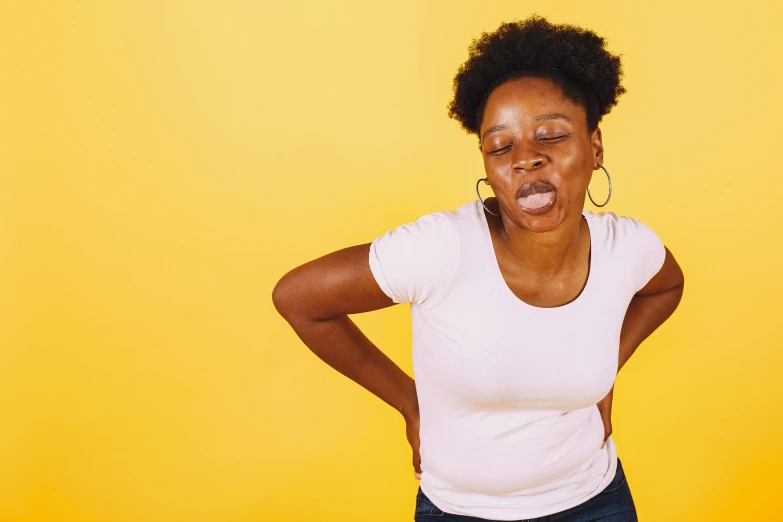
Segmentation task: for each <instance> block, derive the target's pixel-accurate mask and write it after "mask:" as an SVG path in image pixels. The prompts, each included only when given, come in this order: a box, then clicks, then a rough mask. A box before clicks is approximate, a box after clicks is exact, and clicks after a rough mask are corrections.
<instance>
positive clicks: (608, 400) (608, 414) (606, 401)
mask: <svg viewBox="0 0 783 522" xmlns="http://www.w3.org/2000/svg"><path fill="white" fill-rule="evenodd" d="M613 396H614V385H612V389H611V390H609V393H607V394H606V397H604V398H603V399H601V400H600V401H599V402H598V411H600V412H601V420H602V421H604V443H603V444H601V447H602V448H603V447H604V446H605V445H606V439H608V438H609V435H611V434H612V397H613Z"/></svg>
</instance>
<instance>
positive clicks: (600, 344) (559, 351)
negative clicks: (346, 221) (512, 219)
mask: <svg viewBox="0 0 783 522" xmlns="http://www.w3.org/2000/svg"><path fill="white" fill-rule="evenodd" d="M582 214H583V215H584V216H585V218H586V220H587V224H588V226H589V229H590V245H591V248H590V271H589V275H588V279H587V283H586V285H585V287H584V289H583V290H582V293H581V294H580V295H579V296H578V297H577V298H576V299H575V300H573V301H571V302H570V303H568V304H565V305H563V306H559V307H552V308H541V307H536V306H532V305H529V304H527V303H525V302H524V301H522V300H520V299H519V298H517V297H516V296H515V295H514V293H513V292H512V291H511V289H510V288H509V287H508V285H507V284H506V282H505V281H504V279H503V276H502V274H501V272H500V268H499V266H498V263H497V258H496V256H495V252H494V249H493V247H492V238H491V236H490V232H489V227H488V224H487V220H486V216H485V215H484V211H483V208H482V206H481V202H480V201H479V200H478V199H476V200H475V201H472V202H470V203H467V204H464V205H462V206H460V207H459V208H457V209H456V210H454V211H441V212H434V213H432V214H427V215H425V216H422V217H421V218H419V219H417V220H416V221H414V222H411V223H408V224H405V225H401V226H399V227H397V228H396V229H395V230H389V231H387V232H386V233H385V234H383V235H382V236H380V237H378V238H376V239H375V240H374V241H373V242H372V244H371V247H370V256H369V263H370V268H371V270H372V273H373V275H374V277H375V279H376V281H377V282H378V284H379V286H380V287H381V288H382V289H383V291H384V293H386V295H388V296H389V297H390V298H391V299H392V300H394V302H395V303H410V304H411V307H410V309H411V320H412V330H413V347H412V349H413V372H414V378H415V380H416V391H417V395H418V400H419V411H420V420H421V424H420V431H419V433H420V440H421V446H420V455H421V470H422V473H421V483H420V485H421V489H422V491H423V492H424V494H426V495H427V497H429V498H430V500H432V502H433V503H434V504H435V505H436V506H437V507H439V508H440V509H442V510H443V511H445V512H447V513H455V514H459V515H469V516H474V517H479V518H486V519H490V520H519V519H526V518H536V517H543V516H546V515H550V514H553V513H556V512H559V511H563V510H565V509H568V508H571V507H574V506H576V505H579V504H581V503H583V502H585V501H587V500H588V499H590V498H592V497H594V496H596V495H597V494H598V493H600V492H601V490H602V489H603V488H605V487H606V486H607V484H609V482H611V480H612V478H613V477H614V474H615V470H616V469H617V450H616V447H615V445H614V441H613V440H612V437H611V436H610V437H609V439H608V440H607V443H606V445H605V446H604V447H603V448H601V444H602V443H603V438H604V427H603V422H602V421H601V415H600V412H599V411H598V406H597V403H598V401H600V400H601V399H603V398H604V397H605V396H606V394H607V393H609V390H610V389H611V387H612V385H613V384H614V380H615V377H616V374H617V365H618V350H619V339H620V330H621V327H622V324H623V319H624V317H625V312H626V310H627V308H628V305H629V304H630V302H631V299H632V298H633V296H634V294H635V293H636V292H637V291H639V290H640V289H641V288H642V287H643V286H644V285H645V284H647V282H648V281H649V280H650V279H651V278H652V277H653V276H654V275H655V274H656V273H657V272H658V270H659V269H660V268H661V266H662V265H663V261H664V257H665V250H664V246H663V243H662V242H661V240H660V239H659V238H658V236H657V235H656V234H655V232H653V230H652V229H650V228H649V227H648V226H646V225H645V224H643V223H642V222H640V221H638V220H636V219H634V218H632V217H628V216H618V215H617V214H615V213H613V212H600V213H593V212H588V211H583V212H582Z"/></svg>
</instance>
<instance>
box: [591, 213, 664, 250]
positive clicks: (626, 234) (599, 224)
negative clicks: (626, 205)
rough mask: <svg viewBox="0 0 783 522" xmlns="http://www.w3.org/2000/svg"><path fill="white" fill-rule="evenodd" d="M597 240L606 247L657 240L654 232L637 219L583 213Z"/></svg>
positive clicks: (606, 214) (610, 214)
mask: <svg viewBox="0 0 783 522" xmlns="http://www.w3.org/2000/svg"><path fill="white" fill-rule="evenodd" d="M584 214H585V217H586V218H587V219H588V220H589V223H590V225H591V232H592V231H593V230H595V232H597V233H598V235H599V239H600V240H601V241H602V243H604V244H605V245H606V246H618V247H619V246H621V245H622V244H624V243H626V244H627V243H629V242H634V241H636V240H650V239H653V236H655V238H657V234H656V233H655V231H654V230H653V229H652V228H651V227H650V226H649V225H647V224H646V223H645V222H644V221H642V220H641V219H639V218H636V217H633V216H628V215H622V214H617V213H615V212H590V211H585V212H584Z"/></svg>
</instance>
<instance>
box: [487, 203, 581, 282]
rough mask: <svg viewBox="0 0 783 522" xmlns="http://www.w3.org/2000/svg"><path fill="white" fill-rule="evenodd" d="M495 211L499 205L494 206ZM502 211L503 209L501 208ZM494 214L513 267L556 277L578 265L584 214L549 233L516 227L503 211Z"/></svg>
mask: <svg viewBox="0 0 783 522" xmlns="http://www.w3.org/2000/svg"><path fill="white" fill-rule="evenodd" d="M494 206H495V207H496V208H497V207H498V205H497V204H495V205H494ZM498 210H500V209H498ZM493 212H495V213H496V214H500V216H499V217H495V216H489V217H492V218H493V219H494V222H495V228H496V231H497V236H498V242H499V243H500V244H501V245H502V246H503V248H504V250H506V252H507V253H508V255H509V256H511V257H513V258H514V264H515V265H516V266H518V267H519V268H520V269H521V270H522V271H524V272H526V273H528V274H534V275H535V276H538V277H541V278H547V279H549V278H553V277H556V276H558V275H560V274H562V273H563V272H564V271H568V270H570V269H571V267H573V266H574V263H578V262H579V260H580V259H579V258H580V257H581V256H580V251H581V248H582V245H583V239H582V231H581V227H582V214H581V212H580V213H578V214H572V215H570V216H568V217H567V218H566V219H565V220H563V222H562V223H560V225H558V226H557V227H556V228H554V229H552V230H548V231H546V232H534V231H532V230H529V229H526V228H523V227H520V226H518V225H516V224H514V223H513V222H512V221H511V219H510V218H509V217H508V216H506V215H505V214H504V213H503V212H502V210H500V211H495V210H494V209H493Z"/></svg>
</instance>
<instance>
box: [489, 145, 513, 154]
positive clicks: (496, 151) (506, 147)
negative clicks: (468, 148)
mask: <svg viewBox="0 0 783 522" xmlns="http://www.w3.org/2000/svg"><path fill="white" fill-rule="evenodd" d="M510 148H511V145H506V146H505V147H503V148H502V149H497V150H493V151H492V154H497V153H498V152H503V151H504V150H506V149H510Z"/></svg>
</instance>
